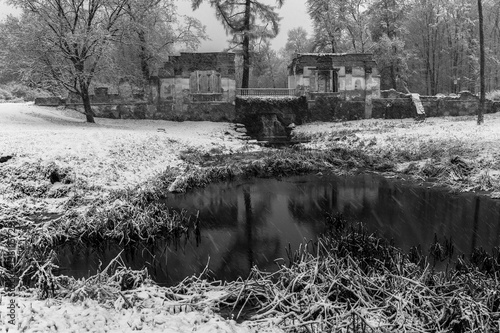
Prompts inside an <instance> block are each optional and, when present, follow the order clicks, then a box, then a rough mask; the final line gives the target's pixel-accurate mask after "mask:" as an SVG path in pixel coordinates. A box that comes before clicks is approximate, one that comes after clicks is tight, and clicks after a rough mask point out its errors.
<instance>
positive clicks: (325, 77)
mask: <svg viewBox="0 0 500 333" xmlns="http://www.w3.org/2000/svg"><path fill="white" fill-rule="evenodd" d="M288 70H289V73H288V88H291V89H299V90H303V91H304V93H305V94H306V96H307V97H308V100H309V102H310V103H314V100H315V99H316V97H318V96H330V97H332V96H337V97H338V98H340V99H342V100H346V101H349V100H364V101H365V102H366V107H365V118H370V117H371V112H372V103H371V101H372V99H373V98H379V97H380V75H379V72H378V69H377V64H376V63H375V60H373V55H372V54H365V53H357V54H344V53H298V54H296V55H295V57H294V58H293V60H292V63H291V64H290V65H289V66H288Z"/></svg>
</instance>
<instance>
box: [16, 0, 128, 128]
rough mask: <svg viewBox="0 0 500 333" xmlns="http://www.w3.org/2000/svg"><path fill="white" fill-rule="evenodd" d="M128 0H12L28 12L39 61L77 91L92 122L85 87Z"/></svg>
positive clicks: (116, 32) (116, 31)
mask: <svg viewBox="0 0 500 333" xmlns="http://www.w3.org/2000/svg"><path fill="white" fill-rule="evenodd" d="M129 1H131V0H12V1H11V3H12V4H14V5H17V6H19V7H21V8H22V9H23V10H24V11H25V12H28V13H31V14H32V17H33V19H34V20H35V22H34V24H38V25H39V28H40V30H42V31H44V34H43V35H41V36H40V38H41V40H40V41H39V47H40V51H41V52H43V53H44V56H43V62H44V63H45V65H46V68H47V69H48V74H50V75H51V76H52V77H53V78H54V79H55V80H56V81H57V82H58V83H59V84H61V85H62V86H64V87H65V88H66V89H68V90H69V91H70V92H73V93H76V94H78V95H79V96H80V97H81V99H82V102H83V106H84V112H85V116H86V119H87V122H90V123H93V122H94V114H93V112H92V108H91V105H90V94H89V87H90V84H91V82H92V79H93V78H94V76H95V75H96V73H97V71H98V70H99V69H100V65H101V64H102V60H103V58H104V57H105V56H106V52H107V49H108V47H109V46H110V43H111V42H112V41H113V39H114V38H116V37H118V35H119V34H120V31H121V29H120V20H121V18H122V16H123V14H124V13H125V7H126V5H127V4H128V2H129Z"/></svg>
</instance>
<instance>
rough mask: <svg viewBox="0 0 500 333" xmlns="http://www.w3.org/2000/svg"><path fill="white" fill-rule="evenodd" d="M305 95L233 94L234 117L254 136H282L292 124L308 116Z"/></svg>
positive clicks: (279, 137)
mask: <svg viewBox="0 0 500 333" xmlns="http://www.w3.org/2000/svg"><path fill="white" fill-rule="evenodd" d="M308 115H309V111H308V108H307V100H306V98H305V97H303V96H302V97H275V98H271V97H270V98H255V97H254V98H252V97H245V98H240V97H238V98H236V121H237V122H238V123H242V124H244V125H245V127H246V129H247V133H248V134H249V135H251V136H253V137H256V138H258V139H266V140H269V139H271V140H272V139H283V138H286V137H287V136H288V135H289V134H290V131H291V128H292V127H293V125H292V124H296V125H300V124H302V123H304V122H305V121H306V120H307V119H308Z"/></svg>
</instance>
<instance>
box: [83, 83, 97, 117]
mask: <svg viewBox="0 0 500 333" xmlns="http://www.w3.org/2000/svg"><path fill="white" fill-rule="evenodd" d="M80 96H81V97H82V102H83V109H84V112H85V117H86V118H87V122H88V123H95V121H94V112H93V111H92V107H91V105H90V95H89V86H88V84H87V83H86V82H82V81H80Z"/></svg>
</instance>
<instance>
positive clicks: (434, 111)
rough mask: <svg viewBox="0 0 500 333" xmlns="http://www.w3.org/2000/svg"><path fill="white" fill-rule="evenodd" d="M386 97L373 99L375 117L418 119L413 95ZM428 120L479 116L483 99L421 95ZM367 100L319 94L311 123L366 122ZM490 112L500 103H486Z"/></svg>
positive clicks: (311, 103) (468, 95)
mask: <svg viewBox="0 0 500 333" xmlns="http://www.w3.org/2000/svg"><path fill="white" fill-rule="evenodd" d="M381 96H382V98H373V99H371V103H372V114H371V118H382V119H402V118H415V117H416V116H417V110H416V108H415V105H414V104H413V102H412V100H411V96H410V95H409V94H403V93H399V92H396V91H394V90H392V91H383V92H381ZM420 100H421V102H422V105H423V107H424V110H425V114H426V116H427V117H442V116H467V115H475V114H476V112H477V110H478V108H479V98H478V97H477V96H475V95H472V94H471V93H469V92H462V93H461V94H460V95H457V96H448V97H446V96H420ZM364 105H365V101H363V100H361V98H360V99H358V100H357V99H352V100H346V99H345V98H344V97H343V96H341V94H338V96H337V95H332V94H324V95H321V94H317V95H316V96H315V98H314V99H310V100H309V110H310V115H309V121H343V120H355V119H363V118H365V115H366V114H363V113H362V109H363V107H364ZM485 112H486V113H495V112H500V102H493V101H489V100H487V101H486V111H485Z"/></svg>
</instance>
